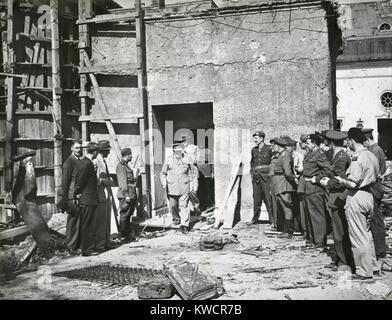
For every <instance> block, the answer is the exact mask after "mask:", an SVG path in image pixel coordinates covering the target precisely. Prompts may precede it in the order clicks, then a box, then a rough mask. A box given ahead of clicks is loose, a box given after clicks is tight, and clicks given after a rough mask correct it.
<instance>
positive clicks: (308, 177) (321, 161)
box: [298, 134, 331, 247]
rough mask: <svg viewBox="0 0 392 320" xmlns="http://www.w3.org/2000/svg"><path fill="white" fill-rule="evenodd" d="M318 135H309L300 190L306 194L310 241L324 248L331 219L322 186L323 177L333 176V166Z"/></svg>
mask: <svg viewBox="0 0 392 320" xmlns="http://www.w3.org/2000/svg"><path fill="white" fill-rule="evenodd" d="M320 143H321V138H320V137H319V135H317V134H310V135H308V139H307V146H308V149H309V151H308V152H307V154H306V155H305V158H304V170H303V179H301V181H300V186H298V189H299V190H301V192H303V194H304V207H305V214H306V217H305V220H306V222H307V225H306V229H307V235H308V237H309V240H310V241H311V242H313V243H314V244H315V245H316V246H317V247H324V246H325V245H326V241H327V226H328V225H329V220H328V219H330V217H329V216H328V214H327V208H326V204H327V203H326V190H325V189H324V187H323V186H322V185H321V184H320V180H321V179H322V178H323V177H329V176H330V175H331V165H330V163H329V161H328V159H327V157H326V155H325V153H324V151H323V150H322V149H320Z"/></svg>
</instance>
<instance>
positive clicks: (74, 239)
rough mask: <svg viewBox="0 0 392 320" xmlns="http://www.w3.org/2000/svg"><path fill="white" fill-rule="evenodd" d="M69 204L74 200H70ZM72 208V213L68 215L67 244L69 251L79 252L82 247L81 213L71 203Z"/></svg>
mask: <svg viewBox="0 0 392 320" xmlns="http://www.w3.org/2000/svg"><path fill="white" fill-rule="evenodd" d="M68 202H72V200H68ZM70 206H72V211H70V212H69V213H68V215H67V224H66V229H65V232H66V234H65V243H66V246H67V248H68V249H71V250H77V249H79V247H80V212H79V208H75V205H74V204H73V203H70V204H69V207H70ZM70 210H71V209H70Z"/></svg>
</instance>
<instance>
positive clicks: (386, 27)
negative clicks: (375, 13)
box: [378, 22, 392, 31]
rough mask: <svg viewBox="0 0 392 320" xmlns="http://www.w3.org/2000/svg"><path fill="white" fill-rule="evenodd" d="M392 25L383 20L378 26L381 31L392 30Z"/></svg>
mask: <svg viewBox="0 0 392 320" xmlns="http://www.w3.org/2000/svg"><path fill="white" fill-rule="evenodd" d="M391 29H392V27H391V25H390V24H389V23H386V22H383V23H381V24H380V25H379V26H378V30H379V31H391Z"/></svg>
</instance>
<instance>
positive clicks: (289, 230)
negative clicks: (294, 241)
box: [278, 220, 294, 239]
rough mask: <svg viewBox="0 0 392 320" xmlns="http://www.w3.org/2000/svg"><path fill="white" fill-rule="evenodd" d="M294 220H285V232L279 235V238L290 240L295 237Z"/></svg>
mask: <svg viewBox="0 0 392 320" xmlns="http://www.w3.org/2000/svg"><path fill="white" fill-rule="evenodd" d="M292 222H293V220H285V222H284V232H283V233H282V234H280V235H278V238H287V239H290V238H292V236H293V232H294V228H293V223H292Z"/></svg>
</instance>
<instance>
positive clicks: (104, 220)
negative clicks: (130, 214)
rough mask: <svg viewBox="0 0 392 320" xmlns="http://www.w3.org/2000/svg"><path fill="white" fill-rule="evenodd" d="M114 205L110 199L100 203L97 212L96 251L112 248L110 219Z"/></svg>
mask: <svg viewBox="0 0 392 320" xmlns="http://www.w3.org/2000/svg"><path fill="white" fill-rule="evenodd" d="M111 212H112V203H111V200H110V199H107V200H106V201H105V202H99V203H98V205H97V209H96V211H95V249H97V250H105V249H107V248H109V246H110V217H111Z"/></svg>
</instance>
